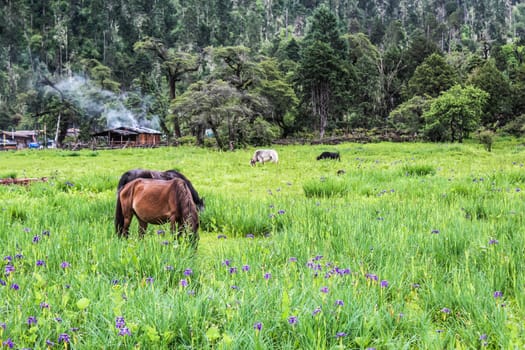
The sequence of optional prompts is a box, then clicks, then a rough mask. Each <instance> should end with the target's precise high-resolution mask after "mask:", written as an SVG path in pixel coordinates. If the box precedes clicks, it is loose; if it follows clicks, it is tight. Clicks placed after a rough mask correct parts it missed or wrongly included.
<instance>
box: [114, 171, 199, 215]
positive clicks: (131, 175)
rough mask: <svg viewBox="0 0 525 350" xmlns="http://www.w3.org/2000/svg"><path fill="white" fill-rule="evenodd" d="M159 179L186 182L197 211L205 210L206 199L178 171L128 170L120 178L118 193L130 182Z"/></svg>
mask: <svg viewBox="0 0 525 350" xmlns="http://www.w3.org/2000/svg"><path fill="white" fill-rule="evenodd" d="M139 178H140V179H157V180H171V179H181V180H184V182H185V183H186V185H188V188H189V189H190V192H191V197H192V198H193V202H194V203H195V205H196V206H197V209H198V210H199V211H203V210H204V199H203V198H200V197H199V194H198V193H197V191H196V190H195V188H194V187H193V185H192V184H191V181H190V180H188V178H186V176H184V175H182V174H181V173H180V172H178V171H176V170H166V171H155V170H147V169H133V170H128V171H126V172H125V173H124V174H122V176H121V177H120V180H119V182H118V186H117V193H118V192H120V190H121V189H122V187H124V185H125V184H127V183H128V182H131V181H133V180H135V179H139Z"/></svg>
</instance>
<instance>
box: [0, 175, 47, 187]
mask: <svg viewBox="0 0 525 350" xmlns="http://www.w3.org/2000/svg"><path fill="white" fill-rule="evenodd" d="M32 182H47V177H40V178H23V179H16V178H11V177H8V178H4V179H0V185H23V186H25V185H29V184H30V183H32Z"/></svg>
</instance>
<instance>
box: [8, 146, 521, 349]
mask: <svg viewBox="0 0 525 350" xmlns="http://www.w3.org/2000/svg"><path fill="white" fill-rule="evenodd" d="M275 149H276V150H277V151H278V153H279V158H280V162H279V164H278V165H275V164H265V165H258V166H256V167H250V165H249V160H250V157H251V155H252V153H253V151H254V149H253V148H250V149H246V150H238V151H235V152H217V151H210V150H206V149H199V148H193V147H178V148H159V149H124V150H104V151H102V150H100V151H91V150H82V151H78V152H72V151H61V150H40V151H39V150H32V151H30V150H27V151H17V152H4V153H0V164H1V166H0V177H19V178H21V177H44V176H45V177H48V181H47V182H42V183H33V184H31V185H29V186H25V187H24V186H16V185H10V186H0V258H1V263H0V264H1V266H2V269H1V270H0V342H1V344H2V346H3V348H4V347H5V348H11V347H12V348H15V349H22V348H31V349H47V348H49V349H117V348H118V349H204V348H209V349H369V348H375V349H479V348H488V349H523V348H524V347H525V329H524V328H525V324H524V322H523V320H524V319H525V278H524V277H525V261H524V257H525V234H524V233H525V232H524V231H525V227H524V218H525V200H524V196H525V194H524V191H525V168H524V164H525V146H524V145H523V144H522V143H521V142H520V141H519V140H511V139H500V140H498V142H496V143H495V145H494V147H493V151H492V152H490V153H489V152H487V151H485V150H484V149H483V147H482V146H481V145H479V144H474V143H467V144H426V143H410V144H408V143H406V144H395V143H377V144H364V145H362V144H350V143H349V144H341V145H337V146H322V145H320V146H276V147H275ZM336 150H337V151H339V152H340V153H341V162H337V161H330V160H325V161H316V160H315V157H316V156H317V155H318V154H319V153H320V152H322V151H336ZM139 167H142V168H149V169H157V170H167V169H171V168H175V169H177V170H179V171H181V172H182V173H183V174H185V175H186V176H187V177H188V178H189V179H190V180H191V181H192V183H193V185H194V186H195V188H196V189H197V190H198V191H199V194H200V195H201V196H203V197H204V198H205V202H206V209H205V211H204V212H202V213H201V215H200V220H201V229H200V236H201V239H200V242H199V246H198V249H197V251H196V252H193V251H192V250H191V249H190V248H188V247H187V246H186V245H184V244H182V245H179V244H177V242H176V241H174V239H173V237H171V236H170V234H169V230H168V226H167V225H165V226H151V225H150V226H149V228H148V234H147V235H146V236H145V238H144V239H142V240H139V239H138V237H137V225H136V220H134V222H133V224H132V227H131V233H130V238H129V239H128V240H122V239H119V238H118V237H117V236H116V234H115V232H114V226H113V219H114V206H115V196H116V191H115V189H116V186H117V182H118V179H119V177H120V175H121V174H122V173H123V172H125V171H126V170H129V169H133V168H139ZM339 170H344V173H342V174H340V175H338V174H337V172H338V171H339Z"/></svg>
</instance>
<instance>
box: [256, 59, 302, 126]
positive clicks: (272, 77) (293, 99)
mask: <svg viewBox="0 0 525 350" xmlns="http://www.w3.org/2000/svg"><path fill="white" fill-rule="evenodd" d="M260 67H261V70H262V72H263V78H262V79H261V82H260V84H259V87H258V88H257V89H256V91H257V92H258V93H259V94H260V95H261V96H263V97H264V98H265V99H266V100H267V101H268V106H269V107H270V111H269V113H266V114H267V115H268V120H269V121H271V122H273V123H275V124H277V125H278V126H279V127H280V128H281V129H282V130H283V134H284V136H287V135H289V134H290V133H291V132H292V130H293V129H292V128H293V119H291V118H287V117H291V116H293V115H295V113H296V111H295V108H296V107H297V105H298V104H299V100H298V98H297V96H296V95H295V91H294V90H293V88H292V85H291V84H289V83H288V82H287V81H286V80H285V77H284V74H283V73H282V72H281V71H279V70H278V69H277V62H276V61H275V60H274V59H267V60H264V61H262V62H261V63H260Z"/></svg>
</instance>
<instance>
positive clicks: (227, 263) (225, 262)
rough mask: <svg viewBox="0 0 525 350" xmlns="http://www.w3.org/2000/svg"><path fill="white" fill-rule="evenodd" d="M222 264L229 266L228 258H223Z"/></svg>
mask: <svg viewBox="0 0 525 350" xmlns="http://www.w3.org/2000/svg"><path fill="white" fill-rule="evenodd" d="M222 264H223V265H224V266H230V264H231V262H230V260H228V259H226V260H224V261H223V262H222Z"/></svg>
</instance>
